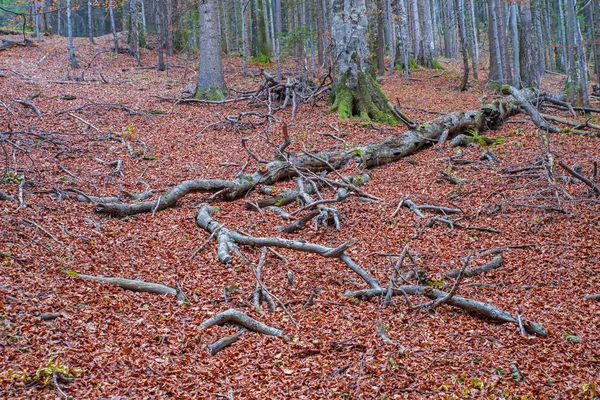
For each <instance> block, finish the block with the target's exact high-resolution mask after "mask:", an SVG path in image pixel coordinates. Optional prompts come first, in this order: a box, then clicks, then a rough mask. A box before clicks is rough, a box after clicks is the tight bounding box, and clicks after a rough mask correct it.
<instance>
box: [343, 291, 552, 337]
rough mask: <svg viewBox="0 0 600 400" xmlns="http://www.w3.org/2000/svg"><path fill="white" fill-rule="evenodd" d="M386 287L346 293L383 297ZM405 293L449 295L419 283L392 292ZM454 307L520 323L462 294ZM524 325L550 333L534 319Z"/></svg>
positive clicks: (450, 302) (455, 298)
mask: <svg viewBox="0 0 600 400" xmlns="http://www.w3.org/2000/svg"><path fill="white" fill-rule="evenodd" d="M387 290H388V289H386V288H379V289H366V290H358V291H355V292H346V293H345V294H344V295H345V296H346V297H354V298H366V299H370V298H373V297H383V296H385V295H386V293H387ZM404 293H406V294H409V295H413V296H417V295H420V296H426V297H429V298H430V299H432V300H438V299H443V298H446V297H447V296H448V294H449V293H448V292H444V291H441V290H437V289H433V288H431V287H427V286H417V285H406V286H400V287H398V288H396V289H393V290H392V294H393V295H394V296H399V295H404ZM446 304H448V305H451V306H453V307H457V308H461V309H463V310H465V311H467V312H469V313H474V314H475V315H477V316H479V317H483V318H487V319H491V320H493V321H496V322H500V323H507V322H508V323H511V324H515V325H517V324H518V321H517V319H516V318H515V317H513V316H512V315H511V314H510V313H508V312H506V311H504V310H501V309H499V308H497V307H495V306H493V305H491V304H488V303H484V302H482V301H478V300H472V299H468V298H465V297H461V296H453V297H452V298H450V299H449V300H448V301H447V303H446ZM523 326H524V328H525V330H526V331H527V332H528V333H530V334H535V335H538V336H542V337H547V336H548V333H547V332H546V330H545V329H544V327H543V326H542V325H540V324H538V323H537V322H533V321H526V320H524V321H523Z"/></svg>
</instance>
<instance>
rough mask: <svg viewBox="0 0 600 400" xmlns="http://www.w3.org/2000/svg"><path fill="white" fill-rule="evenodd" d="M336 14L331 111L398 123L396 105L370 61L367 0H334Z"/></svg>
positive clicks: (340, 114)
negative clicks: (389, 98)
mask: <svg viewBox="0 0 600 400" xmlns="http://www.w3.org/2000/svg"><path fill="white" fill-rule="evenodd" d="M332 14H333V23H332V28H331V29H332V37H333V41H334V57H333V59H334V69H335V70H334V85H333V90H332V95H331V96H332V97H331V100H332V103H333V107H332V110H331V111H334V112H337V113H338V115H339V116H340V118H350V117H359V118H362V119H365V120H375V121H379V122H387V123H395V122H396V121H397V119H396V117H395V115H394V112H393V109H392V107H391V106H390V104H389V101H388V100H387V98H386V97H385V95H384V94H383V92H382V91H381V88H380V87H379V85H378V84H377V82H376V81H375V79H374V78H373V76H372V75H371V69H370V67H369V64H368V45H367V39H366V34H367V29H368V20H367V13H366V7H365V2H364V0H334V1H333V10H332Z"/></svg>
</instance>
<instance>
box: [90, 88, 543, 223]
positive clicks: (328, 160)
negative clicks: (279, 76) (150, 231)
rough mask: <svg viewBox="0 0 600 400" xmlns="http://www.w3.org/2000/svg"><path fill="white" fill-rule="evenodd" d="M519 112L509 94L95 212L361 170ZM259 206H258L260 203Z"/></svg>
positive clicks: (230, 194) (145, 207) (155, 207)
mask: <svg viewBox="0 0 600 400" xmlns="http://www.w3.org/2000/svg"><path fill="white" fill-rule="evenodd" d="M519 93H520V94H521V95H522V96H523V98H525V99H527V100H529V99H533V98H535V97H536V96H537V92H536V91H534V90H530V89H524V90H521V91H520V92H519ZM518 112H520V102H519V101H518V100H517V99H515V98H514V97H512V96H509V97H508V98H507V99H501V100H496V101H494V102H493V103H491V104H488V105H486V106H484V107H483V108H482V109H480V110H471V111H459V112H455V113H451V114H447V115H444V116H441V117H439V118H436V119H434V120H432V121H429V122H427V123H424V124H421V125H419V126H417V127H416V128H414V129H410V130H408V131H406V132H405V133H403V134H401V135H398V136H392V137H389V138H387V139H385V140H383V141H381V142H378V143H374V144H370V145H366V146H359V147H355V148H352V149H349V150H338V151H324V152H321V153H318V154H287V155H285V154H283V153H282V152H281V151H279V152H278V154H276V156H275V158H274V160H273V161H271V162H269V163H267V164H263V165H262V166H261V168H258V169H257V170H256V172H254V173H253V174H252V175H241V176H239V177H238V178H237V179H232V180H212V179H194V180H188V181H184V182H181V183H180V184H178V185H177V186H175V187H173V188H172V189H170V190H169V191H168V192H167V193H164V194H163V195H161V196H160V197H159V198H158V199H156V200H153V201H147V202H137V203H132V204H125V203H110V204H98V205H97V206H96V207H95V210H96V211H97V212H99V213H102V214H108V215H112V216H116V217H120V216H125V215H135V214H139V213H147V212H153V211H160V210H164V209H167V208H170V207H174V206H175V205H176V204H177V201H178V200H179V199H180V198H181V197H183V196H185V195H187V194H189V193H195V192H212V193H214V192H218V193H219V194H220V196H221V197H223V198H224V199H225V200H235V199H237V198H240V197H242V196H245V195H246V194H247V193H249V192H250V191H252V190H253V189H254V188H256V187H257V186H259V185H272V184H274V183H275V182H277V181H280V180H283V179H289V178H293V177H297V176H298V171H311V172H321V171H331V170H332V169H340V168H342V167H344V166H345V165H347V164H348V163H350V162H351V161H356V162H357V163H358V164H359V165H361V166H362V167H364V168H374V167H378V166H381V165H385V164H390V163H393V162H395V161H398V160H400V159H402V158H403V157H406V156H409V155H411V154H414V153H416V152H418V151H419V150H421V149H422V148H424V147H426V146H429V145H431V144H432V143H435V142H437V141H438V139H439V138H440V136H441V135H442V133H444V132H445V131H448V132H449V134H450V135H454V134H458V133H461V132H464V131H465V130H467V129H475V130H477V131H478V132H483V131H485V130H488V129H496V128H498V127H499V126H501V125H502V124H503V122H504V121H505V120H506V119H507V118H508V117H510V116H511V115H514V114H516V113H518ZM290 197H291V196H290ZM292 201H293V200H292ZM267 205H277V204H267ZM260 206H261V207H262V206H263V204H261V205H260Z"/></svg>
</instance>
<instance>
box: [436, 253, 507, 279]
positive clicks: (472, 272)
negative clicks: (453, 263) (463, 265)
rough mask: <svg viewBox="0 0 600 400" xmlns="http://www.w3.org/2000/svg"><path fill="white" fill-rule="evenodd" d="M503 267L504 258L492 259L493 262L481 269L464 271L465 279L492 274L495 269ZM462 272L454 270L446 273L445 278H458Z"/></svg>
mask: <svg viewBox="0 0 600 400" xmlns="http://www.w3.org/2000/svg"><path fill="white" fill-rule="evenodd" d="M502 265H504V259H503V258H502V256H501V255H500V256H496V257H494V258H493V259H492V261H490V262H488V263H486V264H484V265H481V266H479V267H474V268H467V269H465V270H464V271H463V276H464V277H465V278H471V277H474V276H477V275H480V274H483V273H484V272H490V271H493V270H495V269H498V268H500V267H502ZM460 272H461V270H459V269H453V270H451V271H448V272H445V273H444V276H445V277H447V278H456V277H457V276H459V275H460Z"/></svg>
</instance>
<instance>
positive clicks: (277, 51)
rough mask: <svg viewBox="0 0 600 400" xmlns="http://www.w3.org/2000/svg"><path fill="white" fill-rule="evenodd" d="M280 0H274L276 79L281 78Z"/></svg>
mask: <svg viewBox="0 0 600 400" xmlns="http://www.w3.org/2000/svg"><path fill="white" fill-rule="evenodd" d="M281 33H282V27H281V0H275V57H276V59H277V79H278V80H281Z"/></svg>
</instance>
